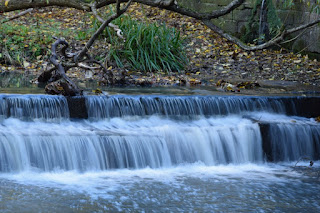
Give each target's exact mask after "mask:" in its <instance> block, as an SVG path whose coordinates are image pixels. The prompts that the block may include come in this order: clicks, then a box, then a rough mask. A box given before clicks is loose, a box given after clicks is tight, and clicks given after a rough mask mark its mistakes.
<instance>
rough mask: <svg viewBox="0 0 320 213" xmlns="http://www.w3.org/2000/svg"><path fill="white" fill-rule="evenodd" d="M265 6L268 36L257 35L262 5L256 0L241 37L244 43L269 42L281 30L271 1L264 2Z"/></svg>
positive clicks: (259, 0) (280, 23)
mask: <svg viewBox="0 0 320 213" xmlns="http://www.w3.org/2000/svg"><path fill="white" fill-rule="evenodd" d="M265 2H266V4H267V22H268V28H269V29H268V30H269V35H259V24H260V22H259V21H260V10H261V5H262V0H256V2H255V4H254V8H253V10H252V15H251V17H250V19H249V21H248V24H247V25H246V29H245V32H244V34H243V36H242V37H241V40H243V41H244V42H246V43H252V42H256V41H258V40H259V41H261V40H262V41H263V40H269V39H270V38H272V37H274V36H276V35H277V34H278V33H279V30H280V29H281V26H282V22H281V20H280V19H279V17H278V15H277V12H276V8H275V7H274V5H273V2H272V0H266V1H265Z"/></svg>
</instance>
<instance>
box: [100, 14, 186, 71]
mask: <svg viewBox="0 0 320 213" xmlns="http://www.w3.org/2000/svg"><path fill="white" fill-rule="evenodd" d="M114 24H116V25H117V26H119V28H120V29H121V30H122V31H123V33H124V37H125V41H124V40H123V39H121V38H119V37H118V36H117V35H116V33H115V31H114V30H113V29H109V28H107V29H106V31H105V34H104V36H105V37H106V38H107V40H108V41H109V42H110V43H111V47H110V50H109V54H108V58H109V60H111V61H114V62H115V63H116V64H117V66H118V67H127V68H129V69H130V68H131V69H134V70H139V71H143V72H153V71H165V72H169V71H180V70H182V69H183V68H184V66H185V65H186V64H187V57H186V54H185V51H184V48H183V39H182V38H181V37H180V32H179V31H176V30H175V29H174V28H169V27H167V26H166V25H165V24H162V25H157V24H154V23H142V22H138V21H136V20H133V19H132V18H130V17H129V16H122V17H120V18H119V19H117V20H115V21H114Z"/></svg>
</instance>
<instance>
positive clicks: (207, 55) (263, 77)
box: [0, 4, 320, 92]
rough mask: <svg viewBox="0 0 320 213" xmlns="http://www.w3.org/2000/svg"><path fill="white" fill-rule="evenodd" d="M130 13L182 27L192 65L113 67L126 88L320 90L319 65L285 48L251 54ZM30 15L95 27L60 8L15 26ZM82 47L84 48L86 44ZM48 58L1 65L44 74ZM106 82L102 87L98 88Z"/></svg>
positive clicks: (184, 22)
mask: <svg viewBox="0 0 320 213" xmlns="http://www.w3.org/2000/svg"><path fill="white" fill-rule="evenodd" d="M140 11H142V12H140ZM128 14H129V15H131V16H132V17H135V18H137V19H140V20H142V21H148V22H149V21H151V22H158V23H166V25H169V26H171V27H175V28H177V29H178V30H179V31H180V32H181V35H182V36H183V37H184V39H185V42H186V45H185V47H186V51H187V55H188V58H189V64H188V65H187V66H186V68H185V69H184V70H183V71H181V72H179V73H165V72H161V71H158V72H153V73H142V72H139V71H133V70H123V69H119V68H116V67H115V66H113V65H112V64H110V66H109V67H108V69H110V70H112V71H113V72H114V74H115V76H116V79H117V80H118V82H119V85H120V84H122V85H121V86H123V84H125V86H132V85H138V86H172V85H173V86H187V87H188V86H191V87H192V86H199V87H202V86H205V87H215V88H217V90H221V91H226V92H239V91H240V92H241V91H242V90H243V89H252V88H257V87H259V86H262V87H270V85H271V87H281V88H287V87H288V88H290V90H291V89H293V90H295V88H297V90H299V88H307V89H306V90H311V91H313V90H317V89H318V88H319V86H320V63H319V62H318V61H317V60H313V59H310V58H309V57H308V56H306V55H301V54H294V53H291V52H288V51H287V50H285V49H280V50H261V51H255V52H246V51H243V50H241V49H240V48H239V47H237V46H236V45H234V44H232V43H230V42H227V41H226V40H225V39H223V38H221V37H220V36H218V35H217V34H215V33H214V32H212V31H211V30H210V29H208V28H207V27H206V26H204V25H203V24H201V22H199V21H197V20H194V19H192V18H188V17H185V16H182V15H179V14H175V13H172V12H169V11H165V10H160V9H157V8H150V7H147V6H141V5H138V4H133V5H132V7H131V8H130V9H129V11H128ZM30 16H33V17H34V16H36V17H37V19H38V20H39V23H40V24H41V23H42V22H45V21H46V20H47V19H48V17H50V20H51V21H52V20H54V22H56V23H60V24H61V25H59V26H61V28H63V27H69V28H70V27H71V28H74V29H78V28H88V29H89V28H90V27H91V24H92V22H91V19H90V18H88V16H85V15H84V14H82V12H79V11H77V10H73V9H65V10H61V9H59V8H46V9H39V10H37V11H35V12H33V13H32V14H30V15H27V16H24V17H21V18H20V19H18V20H15V21H14V22H13V23H14V24H28V18H30ZM35 27H36V26H35ZM68 39H72V38H68ZM84 42H85V41H82V43H84ZM78 43H79V45H81V42H78ZM103 45H105V44H103V42H102V41H99V42H97V45H96V47H97V48H102V47H103ZM104 51H105V50H104ZM45 59H46V57H45V56H43V57H39V60H37V61H36V62H33V63H29V62H28V61H25V62H24V63H22V64H23V66H22V67H17V66H7V65H1V66H0V71H1V72H2V73H4V72H12V71H18V72H19V73H23V74H30V75H39V74H40V73H41V72H42V71H43V70H44V69H46V68H47V67H48V62H47V61H46V60H45ZM69 75H70V77H73V78H76V79H78V80H80V81H86V80H89V79H90V80H91V79H93V80H97V81H99V76H98V75H94V73H93V72H91V71H89V72H88V71H83V70H71V71H70V73H69ZM122 80H125V81H122ZM34 82H35V81H34ZM221 82H223V84H221ZM102 84H103V82H102ZM102 84H97V87H100V86H101V85H102ZM248 85H249V86H248ZM304 90H305V89H304Z"/></svg>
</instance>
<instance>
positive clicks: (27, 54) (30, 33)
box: [0, 20, 70, 65]
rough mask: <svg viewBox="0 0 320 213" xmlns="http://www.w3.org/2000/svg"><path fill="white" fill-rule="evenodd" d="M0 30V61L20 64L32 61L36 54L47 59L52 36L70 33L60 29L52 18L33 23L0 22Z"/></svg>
mask: <svg viewBox="0 0 320 213" xmlns="http://www.w3.org/2000/svg"><path fill="white" fill-rule="evenodd" d="M35 22H36V23H37V20H34V22H33V23H35ZM0 32H1V34H0V52H1V54H0V63H2V64H15V65H22V64H23V61H25V60H27V61H29V62H34V61H36V60H38V56H41V57H42V58H43V59H47V58H48V57H49V55H50V53H51V51H50V49H51V44H52V43H54V41H55V39H54V38H53V36H57V37H64V36H68V35H70V31H69V30H66V29H65V30H61V28H60V26H59V24H57V23H55V22H54V21H53V20H52V21H51V20H47V21H46V23H41V24H35V25H24V24H19V23H15V22H8V23H4V24H0Z"/></svg>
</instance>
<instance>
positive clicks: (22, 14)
mask: <svg viewBox="0 0 320 213" xmlns="http://www.w3.org/2000/svg"><path fill="white" fill-rule="evenodd" d="M32 11H33V8H30V9H27V10H25V11H22V12H20V13H18V14H16V15H14V16H12V17H9V18H6V19H4V20H2V21H1V22H0V24H3V23H6V22H9V21H12V20H14V19H17V18H19V17H21V16H24V15H25V14H27V13H31V12H32Z"/></svg>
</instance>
